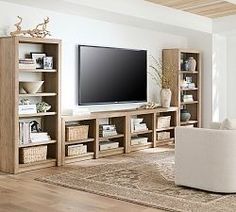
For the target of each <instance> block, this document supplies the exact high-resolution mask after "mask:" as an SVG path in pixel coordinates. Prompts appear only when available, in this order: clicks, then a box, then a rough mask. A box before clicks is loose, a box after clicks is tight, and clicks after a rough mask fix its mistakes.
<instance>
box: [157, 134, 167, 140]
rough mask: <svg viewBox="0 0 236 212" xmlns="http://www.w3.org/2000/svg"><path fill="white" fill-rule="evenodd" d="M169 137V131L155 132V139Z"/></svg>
mask: <svg viewBox="0 0 236 212" xmlns="http://www.w3.org/2000/svg"><path fill="white" fill-rule="evenodd" d="M169 138H170V132H160V133H157V140H165V139H169Z"/></svg>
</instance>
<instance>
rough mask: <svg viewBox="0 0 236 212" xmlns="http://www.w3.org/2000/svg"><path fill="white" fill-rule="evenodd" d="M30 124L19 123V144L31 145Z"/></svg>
mask: <svg viewBox="0 0 236 212" xmlns="http://www.w3.org/2000/svg"><path fill="white" fill-rule="evenodd" d="M30 131H31V127H30V122H19V144H20V145H24V144H29V143H30Z"/></svg>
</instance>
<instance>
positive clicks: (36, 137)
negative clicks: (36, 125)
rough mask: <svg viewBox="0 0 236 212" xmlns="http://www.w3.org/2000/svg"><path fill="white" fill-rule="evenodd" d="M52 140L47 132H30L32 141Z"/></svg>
mask: <svg viewBox="0 0 236 212" xmlns="http://www.w3.org/2000/svg"><path fill="white" fill-rule="evenodd" d="M50 140H51V137H50V136H49V135H48V133H47V132H33V133H30V141H31V143H37V142H43V141H50Z"/></svg>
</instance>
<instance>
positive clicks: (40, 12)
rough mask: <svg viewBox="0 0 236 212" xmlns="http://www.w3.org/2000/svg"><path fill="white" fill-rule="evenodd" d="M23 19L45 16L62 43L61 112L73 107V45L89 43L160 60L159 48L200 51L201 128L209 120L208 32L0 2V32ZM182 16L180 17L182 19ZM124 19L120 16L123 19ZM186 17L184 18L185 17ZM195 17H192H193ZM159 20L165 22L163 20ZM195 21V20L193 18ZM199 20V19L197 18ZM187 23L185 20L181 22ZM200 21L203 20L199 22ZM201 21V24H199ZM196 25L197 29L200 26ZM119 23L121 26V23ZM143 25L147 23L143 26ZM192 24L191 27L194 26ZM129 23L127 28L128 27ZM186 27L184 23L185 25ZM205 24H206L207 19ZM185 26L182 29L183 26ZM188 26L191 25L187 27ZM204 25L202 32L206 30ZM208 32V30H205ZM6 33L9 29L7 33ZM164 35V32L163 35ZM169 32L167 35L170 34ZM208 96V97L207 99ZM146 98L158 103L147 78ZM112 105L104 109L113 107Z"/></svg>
mask: <svg viewBox="0 0 236 212" xmlns="http://www.w3.org/2000/svg"><path fill="white" fill-rule="evenodd" d="M17 15H20V16H22V17H23V20H24V21H23V26H24V28H31V27H33V26H35V25H36V24H38V23H39V22H41V21H42V19H43V18H44V17H45V16H49V17H50V25H49V29H50V30H51V32H52V34H53V37H55V38H60V39H62V41H63V48H62V109H63V111H66V110H67V109H71V108H73V107H75V106H77V96H78V95H77V78H78V74H77V73H78V70H77V65H78V64H77V45H78V44H89V45H100V46H112V47H123V48H134V49H147V50H148V53H149V54H152V55H154V56H155V57H160V53H161V50H162V49H163V48H196V49H200V50H201V51H202V52H203V65H204V77H203V82H204V97H203V98H204V105H203V106H204V114H203V117H204V119H203V125H205V126H206V125H208V123H209V122H210V121H211V117H212V108H211V105H212V104H211V101H210V99H211V92H212V89H211V86H212V81H211V62H212V58H211V50H212V40H211V35H210V34H208V33H202V32H197V31H195V30H194V31H193V30H188V29H187V28H180V27H179V28H178V27H176V26H171V25H164V27H162V28H161V29H158V27H157V26H160V25H156V24H154V23H152V22H146V21H144V22H139V24H142V27H140V25H139V24H134V22H132V23H131V22H129V21H128V22H127V24H126V25H125V24H118V22H116V23H111V22H108V21H102V20H96V19H91V18H86V17H82V16H78V15H70V14H65V13H59V12H52V11H50V10H46V9H39V8H33V7H27V6H19V5H17V4H11V3H6V2H1V1H0V33H1V31H2V32H3V31H4V30H5V29H6V28H8V26H13V24H14V23H15V22H16V16H17ZM182 15H183V14H181V16H182ZM125 17H126V16H124V18H125ZM187 17H188V16H187ZM194 18H195V17H194ZM163 19H165V18H164V17H163ZM190 20H193V19H190ZM196 20H198V19H196ZM200 20H201V18H200ZM185 21H186V22H188V21H189V20H188V19H187V18H186V20H185ZM202 21H203V20H202ZM200 22H201V21H200ZM200 22H198V27H200ZM122 23H125V21H124V20H123V22H122ZM145 23H148V24H147V25H145ZM196 23H197V22H195V23H194V24H196ZM128 24H131V25H128ZM188 24H190V21H189V23H187V25H188ZM207 24H208V25H209V22H208V20H207ZM187 25H186V26H187ZM190 25H191V24H190ZM208 25H207V26H208ZM207 26H206V25H204V27H203V28H204V29H206V28H207ZM209 30H211V29H209ZM8 31H9V30H8ZM167 32H168V33H167ZM170 32H171V33H170ZM208 95H209V96H208ZM148 98H149V100H150V101H156V102H158V101H159V89H158V88H157V87H156V86H155V83H154V82H152V81H151V80H150V78H149V81H148ZM134 106H135V105H122V106H116V107H122V108H129V107H134ZM116 107H114V105H112V106H107V107H106V109H114V108H116ZM90 109H92V110H104V109H105V108H104V106H102V107H101V106H99V107H92V108H90Z"/></svg>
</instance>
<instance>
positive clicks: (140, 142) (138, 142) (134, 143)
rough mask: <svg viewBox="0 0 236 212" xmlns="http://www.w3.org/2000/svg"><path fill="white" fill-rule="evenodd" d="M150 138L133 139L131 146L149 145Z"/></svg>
mask: <svg viewBox="0 0 236 212" xmlns="http://www.w3.org/2000/svg"><path fill="white" fill-rule="evenodd" d="M147 142H148V138H147V137H132V138H131V141H130V144H131V146H132V145H137V144H147Z"/></svg>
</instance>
